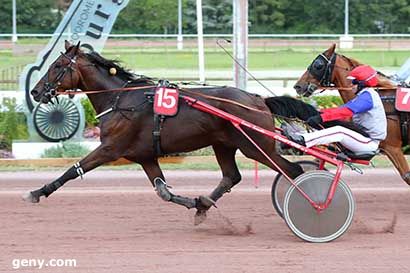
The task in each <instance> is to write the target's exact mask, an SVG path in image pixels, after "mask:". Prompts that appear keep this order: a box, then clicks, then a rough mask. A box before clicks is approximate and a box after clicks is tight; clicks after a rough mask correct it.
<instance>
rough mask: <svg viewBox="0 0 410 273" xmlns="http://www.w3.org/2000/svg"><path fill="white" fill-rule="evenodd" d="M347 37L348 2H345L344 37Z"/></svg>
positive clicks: (346, 0) (347, 0)
mask: <svg viewBox="0 0 410 273" xmlns="http://www.w3.org/2000/svg"><path fill="white" fill-rule="evenodd" d="M348 35H349V0H345V36H348Z"/></svg>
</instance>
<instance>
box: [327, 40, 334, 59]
mask: <svg viewBox="0 0 410 273" xmlns="http://www.w3.org/2000/svg"><path fill="white" fill-rule="evenodd" d="M335 50H336V44H335V43H334V44H332V45H331V46H330V47H329V48H328V49H327V50H326V53H327V55H328V56H331V55H332V54H333V53H334V52H335Z"/></svg>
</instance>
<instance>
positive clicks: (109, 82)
mask: <svg viewBox="0 0 410 273" xmlns="http://www.w3.org/2000/svg"><path fill="white" fill-rule="evenodd" d="M86 75H87V77H86V78H83V82H82V84H81V85H80V88H81V89H82V90H83V91H94V90H108V89H115V88H121V87H123V86H124V84H125V81H124V80H122V79H120V78H118V77H115V76H112V77H106V76H105V75H102V73H101V72H100V71H98V69H96V72H95V71H93V73H87V74H86ZM88 75H90V76H88ZM115 95H116V94H115V93H114V92H101V93H95V94H87V96H88V98H89V99H90V101H91V104H92V105H93V107H94V109H95V111H96V112H97V113H101V112H103V111H105V110H106V109H108V108H110V107H111V106H112V103H113V97H114V96H115Z"/></svg>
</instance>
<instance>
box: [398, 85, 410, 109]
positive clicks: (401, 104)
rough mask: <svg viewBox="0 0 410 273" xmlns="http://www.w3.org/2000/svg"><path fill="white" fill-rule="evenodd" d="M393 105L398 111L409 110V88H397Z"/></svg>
mask: <svg viewBox="0 0 410 273" xmlns="http://www.w3.org/2000/svg"><path fill="white" fill-rule="evenodd" d="M395 107H396V109H397V110H398V111H402V112H410V88H404V87H398V88H397V91H396V102H395Z"/></svg>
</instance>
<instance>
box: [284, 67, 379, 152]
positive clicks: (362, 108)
mask: <svg viewBox="0 0 410 273" xmlns="http://www.w3.org/2000/svg"><path fill="white" fill-rule="evenodd" d="M347 78H348V79H351V80H352V84H353V88H354V89H353V91H355V94H356V97H355V98H353V99H352V100H350V101H349V102H347V103H345V104H343V105H341V106H339V107H335V108H328V109H323V110H321V114H320V115H316V116H313V117H310V118H309V119H308V120H307V123H308V124H309V125H311V126H313V127H317V125H318V124H320V123H322V122H326V121H332V120H344V119H350V118H352V119H353V122H354V123H355V124H356V125H359V126H361V127H363V129H364V131H365V133H367V134H368V136H364V135H362V134H360V133H357V132H355V131H352V130H350V129H348V128H345V127H343V126H334V127H330V128H327V129H323V130H318V131H314V132H311V133H303V134H301V133H297V132H291V131H290V130H286V129H285V130H284V134H285V135H286V136H287V137H288V138H289V139H290V140H292V141H294V142H296V143H298V144H300V145H303V146H306V147H312V146H316V145H323V144H328V143H332V142H339V143H340V144H342V145H343V146H344V147H346V148H347V149H349V150H350V151H352V152H354V153H362V152H363V153H366V152H375V151H376V150H377V149H378V147H379V143H380V141H382V140H384V139H385V138H386V135H387V120H386V114H385V112H384V108H383V104H382V101H381V99H380V96H379V94H378V93H377V92H376V91H375V90H374V89H373V88H371V87H374V86H376V85H377V83H378V81H377V72H376V71H375V70H374V69H373V68H371V67H370V66H368V65H360V66H357V67H356V68H354V69H353V70H352V71H350V73H349V76H348V77H347Z"/></svg>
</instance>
